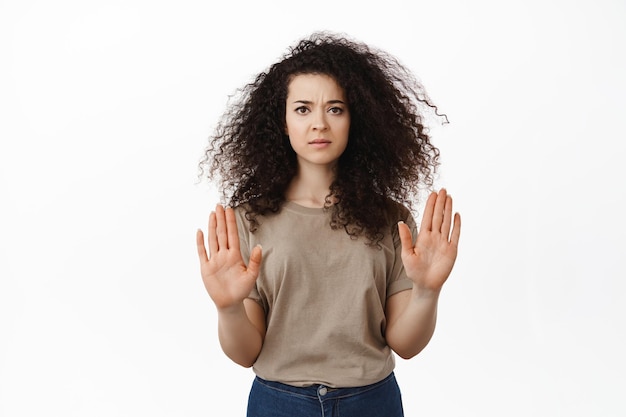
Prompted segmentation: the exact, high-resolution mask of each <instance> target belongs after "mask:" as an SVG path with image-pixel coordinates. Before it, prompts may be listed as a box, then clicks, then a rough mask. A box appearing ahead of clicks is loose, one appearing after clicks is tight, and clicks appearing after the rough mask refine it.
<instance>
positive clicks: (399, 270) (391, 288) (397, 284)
mask: <svg viewBox="0 0 626 417" xmlns="http://www.w3.org/2000/svg"><path fill="white" fill-rule="evenodd" d="M401 220H402V221H404V223H406V224H407V226H409V229H410V230H411V235H412V237H413V243H415V239H416V237H417V225H416V224H415V219H414V218H413V216H412V215H411V212H410V211H409V210H406V211H403V212H402V216H401ZM391 236H392V238H393V247H394V252H393V256H394V259H393V267H392V270H391V274H390V277H389V279H388V280H387V297H390V296H392V295H394V294H396V293H399V292H401V291H405V290H410V289H411V288H413V281H411V279H410V278H409V277H407V276H406V272H405V271H404V265H403V263H402V244H401V243H400V235H399V233H398V225H397V223H394V224H392V225H391Z"/></svg>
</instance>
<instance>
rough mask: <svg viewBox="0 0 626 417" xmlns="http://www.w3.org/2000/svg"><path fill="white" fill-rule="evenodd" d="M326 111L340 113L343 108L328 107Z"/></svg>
mask: <svg viewBox="0 0 626 417" xmlns="http://www.w3.org/2000/svg"><path fill="white" fill-rule="evenodd" d="M328 113H331V114H341V113H343V109H342V108H341V107H331V108H330V109H328Z"/></svg>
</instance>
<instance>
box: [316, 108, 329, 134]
mask: <svg viewBox="0 0 626 417" xmlns="http://www.w3.org/2000/svg"><path fill="white" fill-rule="evenodd" d="M312 126H313V129H314V130H326V129H327V128H328V123H326V113H325V112H323V111H318V112H315V118H314V119H313V125H312Z"/></svg>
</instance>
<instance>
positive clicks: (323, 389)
mask: <svg viewBox="0 0 626 417" xmlns="http://www.w3.org/2000/svg"><path fill="white" fill-rule="evenodd" d="M327 392H328V390H327V389H326V387H322V388H320V390H319V393H320V395H321V396H324V395H326V393H327Z"/></svg>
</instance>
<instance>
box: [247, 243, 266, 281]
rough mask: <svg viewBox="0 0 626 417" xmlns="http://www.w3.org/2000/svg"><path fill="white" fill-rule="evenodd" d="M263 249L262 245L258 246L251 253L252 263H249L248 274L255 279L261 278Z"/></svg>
mask: <svg viewBox="0 0 626 417" xmlns="http://www.w3.org/2000/svg"><path fill="white" fill-rule="evenodd" d="M262 252H263V248H262V247H261V245H256V246H255V247H254V248H253V249H252V252H251V253H250V261H249V262H248V272H250V273H251V274H252V276H253V277H254V279H256V278H257V277H258V276H259V270H260V268H261V259H262V258H263V254H262Z"/></svg>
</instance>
